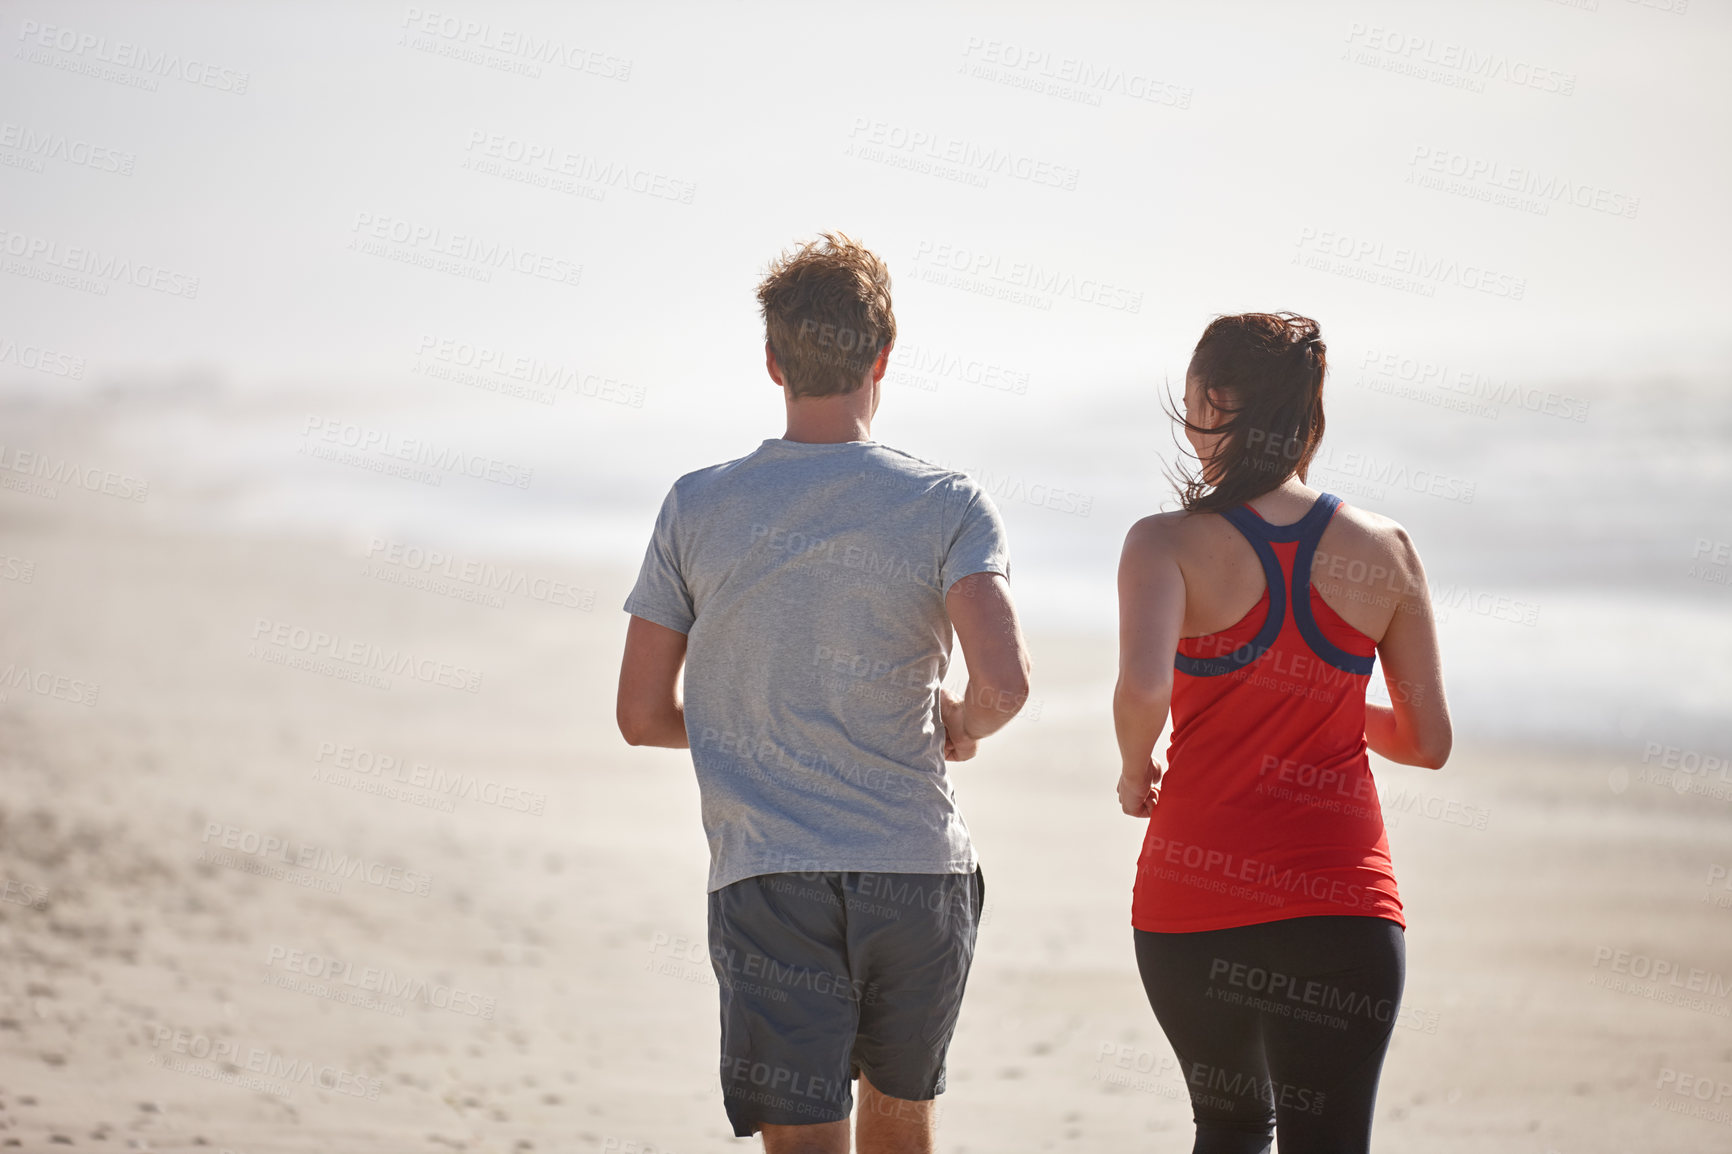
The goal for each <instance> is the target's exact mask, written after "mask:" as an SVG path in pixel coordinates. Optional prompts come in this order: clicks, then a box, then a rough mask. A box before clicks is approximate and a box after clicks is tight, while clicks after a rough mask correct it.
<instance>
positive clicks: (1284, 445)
mask: <svg viewBox="0 0 1732 1154" xmlns="http://www.w3.org/2000/svg"><path fill="white" fill-rule="evenodd" d="M1324 369H1325V358H1324V345H1323V341H1322V339H1321V337H1320V335H1319V333H1318V327H1317V322H1315V321H1313V320H1310V319H1309V318H1306V317H1301V316H1297V315H1295V314H1292V313H1275V314H1270V313H1246V314H1244V315H1241V316H1226V317H1219V318H1217V319H1216V320H1215V321H1214V322H1213V323H1211V324H1210V325H1209V327H1208V328H1207V329H1205V330H1204V332H1203V337H1202V339H1201V340H1200V341H1198V342H1197V347H1196V350H1195V352H1194V353H1193V354H1192V357H1191V364H1190V368H1189V370H1188V371H1187V372H1186V375H1185V413H1184V415H1183V416H1182V417H1179V418H1178V419H1179V420H1180V421H1181V422H1182V423H1183V424H1184V426H1185V435H1186V437H1187V439H1188V440H1189V441H1190V443H1191V446H1192V448H1193V449H1194V450H1195V453H1196V456H1197V460H1198V464H1199V467H1200V468H1199V473H1198V475H1196V476H1192V477H1187V478H1185V479H1184V480H1183V483H1182V486H1181V494H1180V495H1181V504H1182V505H1183V508H1182V509H1181V510H1180V511H1178V512H1173V513H1161V514H1157V515H1155V516H1152V517H1145V518H1144V519H1143V520H1141V521H1139V522H1137V523H1136V525H1134V526H1133V527H1132V528H1131V531H1130V533H1129V534H1128V535H1127V537H1126V539H1125V547H1124V555H1123V557H1122V559H1121V561H1120V565H1119V618H1120V626H1119V647H1120V656H1119V681H1118V687H1117V689H1116V691H1115V693H1114V698H1113V717H1114V722H1115V725H1116V727H1117V730H1118V740H1119V751H1120V753H1121V755H1122V757H1123V762H1124V769H1123V772H1122V773H1121V775H1120V777H1119V786H1118V792H1119V803H1120V805H1121V806H1122V807H1123V809H1124V812H1125V813H1127V814H1129V815H1131V816H1132V817H1146V818H1148V819H1149V827H1148V833H1147V836H1146V837H1145V838H1144V841H1143V849H1142V854H1141V857H1140V858H1139V860H1138V862H1137V878H1136V886H1135V890H1134V895H1133V899H1132V907H1131V925H1132V927H1133V931H1134V938H1135V941H1136V952H1137V968H1138V969H1139V970H1140V971H1141V973H1142V978H1143V985H1144V988H1145V989H1146V990H1147V991H1148V996H1149V1004H1150V1005H1151V1006H1152V1007H1153V1008H1154V1011H1155V1017H1156V1018H1157V1019H1159V1021H1160V1023H1161V1028H1162V1029H1163V1030H1164V1031H1165V1032H1166V1035H1167V1039H1168V1041H1170V1042H1171V1043H1172V1046H1173V1051H1174V1053H1175V1054H1176V1055H1177V1056H1178V1060H1179V1066H1180V1069H1181V1071H1182V1072H1183V1074H1184V1077H1185V1084H1186V1087H1187V1089H1188V1090H1189V1092H1190V1096H1191V1108H1192V1116H1193V1118H1194V1119H1195V1121H1196V1124H1197V1139H1196V1144H1195V1145H1194V1146H1193V1147H1192V1151H1193V1154H1267V1151H1268V1150H1269V1148H1270V1143H1271V1140H1272V1138H1273V1136H1274V1134H1275V1133H1276V1132H1277V1131H1279V1133H1280V1136H1281V1154H1320V1152H1324V1151H1327V1152H1328V1154H1350V1152H1353V1151H1365V1150H1369V1149H1370V1141H1371V1114H1372V1107H1373V1105H1374V1103H1375V1101H1376V1097H1377V1079H1378V1075H1379V1073H1380V1071H1381V1069H1382V1066H1383V1055H1384V1052H1385V1050H1386V1049H1387V1048H1388V1046H1389V1038H1390V1032H1391V1031H1392V1030H1393V1029H1394V1026H1395V1017H1396V1013H1397V1012H1398V1010H1399V1008H1400V1003H1401V989H1402V982H1403V978H1404V975H1405V952H1404V951H1405V942H1404V937H1403V933H1404V928H1405V926H1406V922H1405V920H1404V919H1403V917H1402V911H1401V899H1400V897H1399V896H1398V895H1397V893H1396V888H1395V873H1394V871H1393V869H1392V867H1391V864H1390V858H1389V839H1388V837H1387V836H1386V835H1385V833H1384V828H1383V814H1382V810H1381V808H1380V807H1379V805H1378V799H1377V790H1376V786H1375V783H1374V782H1373V781H1372V777H1371V772H1370V766H1369V763H1368V759H1367V756H1366V749H1367V748H1368V747H1369V748H1370V749H1373V750H1376V751H1377V753H1378V754H1380V755H1381V756H1383V757H1386V758H1389V759H1390V760H1391V761H1397V762H1402V763H1404V764H1407V765H1419V766H1426V767H1429V768H1432V769H1437V768H1439V767H1441V766H1442V765H1443V763H1444V760H1445V759H1446V758H1447V757H1448V756H1449V748H1450V724H1449V709H1448V706H1447V705H1446V704H1445V702H1444V696H1443V674H1442V668H1441V665H1440V662H1439V658H1438V651H1437V635H1436V630H1435V629H1434V627H1433V623H1432V616H1431V601H1430V597H1429V595H1428V593H1427V590H1426V584H1425V571H1424V570H1423V569H1422V568H1421V566H1420V563H1419V554H1418V553H1417V552H1416V551H1415V549H1414V547H1413V543H1412V542H1411V541H1410V540H1409V539H1408V536H1407V534H1406V532H1405V531H1404V530H1403V529H1402V527H1401V526H1400V525H1398V524H1396V523H1395V522H1394V521H1391V520H1390V519H1389V518H1387V517H1381V516H1379V515H1377V514H1376V513H1371V512H1367V511H1365V510H1362V509H1357V508H1354V507H1352V506H1350V505H1344V504H1342V502H1341V500H1340V499H1339V498H1337V497H1334V496H1332V495H1330V494H1328V493H1320V492H1318V491H1317V490H1316V489H1313V488H1311V487H1310V486H1309V485H1307V484H1306V483H1305V476H1306V472H1307V469H1308V466H1309V465H1310V462H1311V458H1312V455H1313V454H1314V453H1315V452H1316V451H1317V446H1318V443H1319V442H1320V441H1321V440H1322V439H1323V374H1324ZM1374 655H1375V657H1376V658H1377V659H1379V660H1381V662H1382V665H1383V676H1384V680H1385V681H1386V683H1387V684H1388V687H1389V693H1390V699H1391V701H1392V704H1391V705H1387V706H1386V705H1379V704H1367V703H1366V701H1365V689H1366V684H1367V682H1368V681H1369V678H1370V675H1371V671H1372V662H1373V658H1374ZM1169 709H1170V710H1171V712H1172V719H1173V734H1172V740H1171V742H1170V743H1169V745H1168V747H1167V767H1166V769H1165V771H1163V770H1161V769H1160V767H1158V766H1157V765H1156V764H1155V761H1154V758H1153V756H1152V754H1153V750H1154V746H1155V742H1156V740H1157V739H1158V738H1159V737H1160V733H1161V729H1162V728H1163V726H1164V725H1165V724H1166V720H1167V715H1168V711H1169Z"/></svg>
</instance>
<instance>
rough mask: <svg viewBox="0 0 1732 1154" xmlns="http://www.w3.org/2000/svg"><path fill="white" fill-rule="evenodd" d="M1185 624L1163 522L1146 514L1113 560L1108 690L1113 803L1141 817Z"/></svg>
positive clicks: (1148, 807)
mask: <svg viewBox="0 0 1732 1154" xmlns="http://www.w3.org/2000/svg"><path fill="white" fill-rule="evenodd" d="M1184 624H1185V576H1184V573H1183V572H1182V571H1181V570H1180V569H1179V560H1178V554H1177V552H1176V551H1175V549H1174V547H1173V542H1172V540H1171V535H1170V530H1169V525H1168V524H1167V523H1165V522H1163V521H1162V520H1161V519H1160V518H1158V517H1145V518H1144V519H1143V520H1141V521H1138V522H1137V523H1136V524H1135V525H1133V526H1131V531H1130V532H1129V533H1127V534H1126V535H1125V547H1124V551H1123V553H1122V554H1121V555H1120V557H1119V680H1118V685H1117V686H1116V687H1115V688H1114V690H1113V727H1114V729H1115V730H1116V731H1117V733H1118V739H1119V759H1120V762H1121V767H1120V772H1119V786H1118V791H1119V805H1120V807H1121V808H1122V809H1123V810H1124V811H1125V813H1126V814H1128V815H1130V816H1131V817H1148V816H1149V814H1150V812H1151V811H1152V810H1153V809H1154V806H1155V801H1156V798H1157V791H1156V789H1155V786H1156V783H1157V781H1158V776H1159V775H1158V770H1157V767H1156V765H1155V761H1154V750H1155V742H1157V741H1159V740H1160V737H1161V730H1162V729H1164V728H1165V727H1166V724H1167V710H1168V708H1169V707H1170V706H1171V704H1172V699H1173V656H1174V654H1176V653H1177V652H1178V648H1179V633H1180V631H1181V630H1182V629H1183V628H1184Z"/></svg>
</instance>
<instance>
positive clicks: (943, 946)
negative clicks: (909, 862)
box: [710, 869, 986, 1138]
mask: <svg viewBox="0 0 1732 1154" xmlns="http://www.w3.org/2000/svg"><path fill="white" fill-rule="evenodd" d="M985 898H986V881H985V878H984V877H983V875H982V874H981V872H980V870H978V869H976V870H975V871H974V872H973V873H971V874H883V873H854V872H849V873H806V874H801V873H780V874H761V875H759V876H757V877H752V878H746V879H744V880H742V881H737V882H735V883H734V884H732V885H729V886H723V887H722V888H721V889H719V890H716V891H715V892H714V893H712V894H710V962H711V964H712V965H713V966H714V967H715V971H716V981H717V983H718V984H719V985H720V986H721V996H722V1063H721V1075H722V1098H723V1101H724V1103H725V1104H726V1106H727V1110H728V1120H729V1121H730V1122H732V1123H733V1125H734V1134H735V1135H736V1136H738V1137H741V1138H749V1137H751V1136H752V1135H753V1134H755V1133H757V1131H758V1129H759V1128H760V1127H761V1126H763V1125H765V1124H766V1123H768V1124H770V1125H778V1126H802V1125H808V1124H811V1123H815V1122H837V1121H841V1120H842V1119H845V1118H847V1117H848V1114H849V1112H850V1111H851V1110H852V1109H853V1107H854V1095H853V1088H852V1086H851V1085H850V1082H851V1080H852V1079H853V1078H854V1076H855V1075H857V1074H859V1073H861V1072H864V1073H865V1074H866V1077H867V1078H869V1079H871V1081H872V1084H873V1085H874V1086H876V1087H877V1088H878V1089H879V1090H881V1091H883V1092H884V1093H885V1094H888V1095H890V1096H891V1097H893V1098H903V1099H907V1100H910V1101H917V1102H919V1101H926V1100H927V1099H930V1098H933V1097H936V1096H937V1095H939V1094H941V1093H943V1092H944V1056H945V1053H946V1051H948V1050H949V1048H950V1036H951V1034H952V1033H954V1032H955V1030H956V1018H957V1014H958V1013H959V1012H960V1011H961V1008H962V989H963V986H964V984H966V982H967V981H968V969H969V965H970V964H971V963H972V962H973V960H974V939H975V932H976V930H977V929H978V927H979V925H980V910H981V903H982V902H983V901H984V900H985Z"/></svg>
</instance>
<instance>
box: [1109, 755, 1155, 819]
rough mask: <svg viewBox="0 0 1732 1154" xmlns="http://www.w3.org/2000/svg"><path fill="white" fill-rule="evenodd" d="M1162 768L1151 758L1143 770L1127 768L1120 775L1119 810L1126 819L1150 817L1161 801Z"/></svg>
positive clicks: (1132, 767)
mask: <svg viewBox="0 0 1732 1154" xmlns="http://www.w3.org/2000/svg"><path fill="white" fill-rule="evenodd" d="M1160 780H1161V767H1160V766H1158V765H1156V764H1155V759H1154V758H1152V757H1151V758H1149V761H1148V764H1147V765H1144V766H1143V767H1142V768H1141V769H1138V768H1136V767H1134V766H1126V767H1125V769H1124V771H1123V772H1122V773H1120V774H1119V808H1120V809H1122V810H1124V812H1125V816H1126V817H1148V816H1149V815H1150V814H1152V813H1154V812H1155V805H1156V804H1157V803H1158V802H1159V801H1160V800H1161V788H1160Z"/></svg>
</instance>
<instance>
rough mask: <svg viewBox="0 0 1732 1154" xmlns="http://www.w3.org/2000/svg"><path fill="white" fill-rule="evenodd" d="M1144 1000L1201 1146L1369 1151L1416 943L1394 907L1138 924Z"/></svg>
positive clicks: (1208, 1151)
mask: <svg viewBox="0 0 1732 1154" xmlns="http://www.w3.org/2000/svg"><path fill="white" fill-rule="evenodd" d="M1133 932H1134V934H1135V936H1136V943H1137V969H1138V970H1140V971H1142V975H1143V988H1144V989H1145V990H1146V991H1148V995H1149V1005H1150V1006H1152V1007H1153V1008H1154V1011H1155V1017H1156V1018H1158V1019H1159V1020H1160V1023H1161V1029H1163V1030H1165V1031H1166V1034H1167V1040H1168V1041H1169V1042H1171V1043H1172V1046H1173V1052H1174V1053H1175V1054H1176V1055H1177V1056H1178V1059H1179V1069H1180V1071H1181V1072H1182V1073H1183V1074H1184V1077H1185V1086H1186V1089H1188V1090H1189V1091H1190V1094H1191V1115H1192V1117H1193V1118H1194V1119H1195V1120H1196V1123H1197V1142H1196V1145H1195V1146H1193V1147H1192V1148H1191V1150H1192V1154H1268V1151H1269V1146H1270V1141H1271V1139H1272V1137H1273V1135H1274V1133H1275V1131H1276V1128H1277V1127H1279V1129H1280V1132H1281V1154H1363V1152H1366V1151H1369V1150H1370V1149H1371V1112H1372V1107H1373V1106H1374V1105H1375V1104H1376V1101H1377V1078H1378V1075H1379V1073H1381V1071H1382V1069H1383V1055H1384V1052H1385V1051H1386V1050H1387V1049H1388V1048H1389V1037H1390V1033H1391V1031H1392V1030H1393V1029H1394V1028H1395V1017H1396V1014H1397V1013H1398V1012H1399V1010H1400V1008H1401V987H1402V982H1403V979H1404V978H1405V976H1406V969H1407V948H1406V947H1407V943H1406V938H1405V935H1404V934H1403V933H1402V930H1401V927H1400V926H1398V925H1396V924H1395V923H1394V922H1392V921H1389V920H1388V919H1386V918H1372V917H1359V916H1353V917H1306V918H1287V919H1284V920H1282V921H1275V922H1265V923H1263V924H1262V925H1255V926H1238V927H1234V928H1232V929H1225V930H1205V931H1201V932H1197V933H1187V934H1152V933H1147V932H1145V931H1143V930H1136V931H1133Z"/></svg>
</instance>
